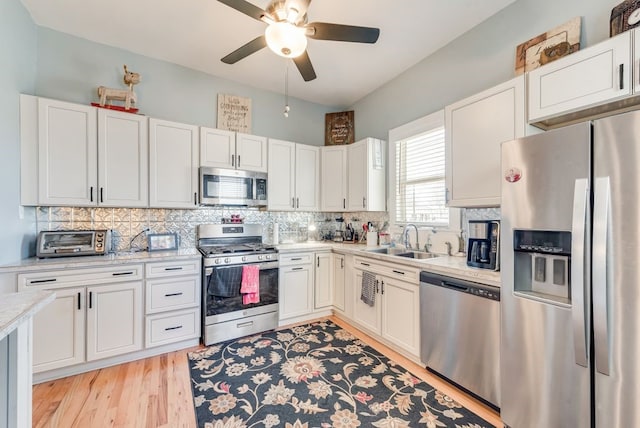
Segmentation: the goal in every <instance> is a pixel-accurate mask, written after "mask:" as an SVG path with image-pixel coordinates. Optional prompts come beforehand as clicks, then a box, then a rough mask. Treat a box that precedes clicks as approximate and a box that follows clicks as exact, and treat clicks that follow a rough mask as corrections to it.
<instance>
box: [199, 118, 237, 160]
mask: <svg viewBox="0 0 640 428" xmlns="http://www.w3.org/2000/svg"><path fill="white" fill-rule="evenodd" d="M235 154H236V133H235V132H233V131H225V130H223V129H214V128H205V127H201V128H200V166H208V167H213V168H234V167H235ZM232 162H233V163H232Z"/></svg>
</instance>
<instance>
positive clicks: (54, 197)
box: [21, 96, 98, 206]
mask: <svg viewBox="0 0 640 428" xmlns="http://www.w3.org/2000/svg"><path fill="white" fill-rule="evenodd" d="M29 102H31V103H37V113H36V115H35V117H33V116H32V117H31V118H30V119H27V118H23V117H21V120H23V121H27V122H30V126H33V127H37V129H38V139H37V146H38V150H37V157H36V160H35V161H34V164H33V165H31V166H30V169H31V172H30V173H33V169H32V168H33V167H34V166H35V165H37V170H38V187H37V196H36V198H35V199H36V200H37V204H41V205H61V206H64V205H72V206H92V205H96V204H97V200H98V199H97V195H96V192H97V190H98V189H97V187H98V183H97V180H98V163H97V155H98V134H97V120H98V119H97V112H96V110H97V109H96V108H95V107H90V106H84V105H79V104H72V103H66V102H62V101H56V100H49V99H45V98H36V97H25V96H22V97H21V103H25V104H27V103H29ZM26 110H27V107H26V106H25V108H24V109H22V111H23V112H25V111H26ZM25 166H26V165H23V167H25ZM23 177H24V174H23Z"/></svg>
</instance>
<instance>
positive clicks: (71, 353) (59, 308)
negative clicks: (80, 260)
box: [18, 264, 144, 373]
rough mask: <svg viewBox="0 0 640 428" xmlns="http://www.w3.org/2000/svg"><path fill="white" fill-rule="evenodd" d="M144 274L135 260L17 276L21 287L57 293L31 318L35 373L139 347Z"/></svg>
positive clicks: (131, 350) (20, 289) (134, 349)
mask: <svg viewBox="0 0 640 428" xmlns="http://www.w3.org/2000/svg"><path fill="white" fill-rule="evenodd" d="M142 277H143V268H142V265H139V264H136V265H127V266H124V267H115V268H114V267H106V268H104V267H103V268H89V269H67V270H55V271H37V272H31V273H24V274H19V275H18V290H19V291H26V290H34V289H35V290H38V289H43V290H53V291H55V292H56V300H55V301H54V302H52V303H51V304H50V305H49V306H47V307H45V308H44V310H42V311H40V312H39V313H37V314H36V315H35V316H34V329H33V337H34V340H33V350H34V359H33V366H34V367H33V368H34V373H39V372H45V371H49V370H53V369H59V368H62V367H68V366H72V365H77V364H81V363H84V362H88V361H93V360H97V359H100V358H106V357H110V356H115V355H121V354H125V353H129V352H134V351H138V350H140V349H142V328H143V316H144V312H143V307H144V305H143V298H142V289H143V283H142Z"/></svg>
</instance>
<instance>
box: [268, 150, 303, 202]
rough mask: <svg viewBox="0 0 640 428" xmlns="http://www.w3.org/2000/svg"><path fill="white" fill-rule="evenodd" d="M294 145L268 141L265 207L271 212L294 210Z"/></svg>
mask: <svg viewBox="0 0 640 428" xmlns="http://www.w3.org/2000/svg"><path fill="white" fill-rule="evenodd" d="M295 162H296V144H295V143H292V142H289V141H282V140H275V139H269V162H268V163H269V168H268V170H267V172H268V174H269V175H268V176H269V179H268V180H267V205H268V209H269V210H272V211H293V210H294V209H295V177H294V170H295Z"/></svg>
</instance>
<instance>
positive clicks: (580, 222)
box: [571, 178, 589, 367]
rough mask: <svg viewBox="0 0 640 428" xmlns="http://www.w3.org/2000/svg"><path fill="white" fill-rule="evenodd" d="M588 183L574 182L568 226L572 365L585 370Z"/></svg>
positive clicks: (585, 181) (578, 180)
mask: <svg viewBox="0 0 640 428" xmlns="http://www.w3.org/2000/svg"><path fill="white" fill-rule="evenodd" d="M588 195H589V181H588V179H586V178H580V179H577V180H576V181H575V185H574V193H573V222H572V226H571V262H572V263H571V319H572V324H573V347H574V351H575V362H576V364H578V365H581V366H583V367H587V330H586V325H587V320H586V318H585V314H586V311H585V304H586V302H585V295H586V293H585V286H586V282H585V281H586V279H585V268H586V266H585V261H586V256H587V254H586V253H585V248H586V242H587V236H586V234H587V214H588V212H587V201H588Z"/></svg>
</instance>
